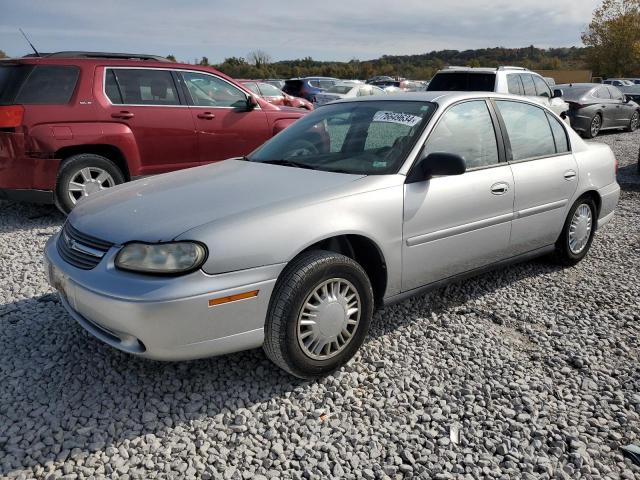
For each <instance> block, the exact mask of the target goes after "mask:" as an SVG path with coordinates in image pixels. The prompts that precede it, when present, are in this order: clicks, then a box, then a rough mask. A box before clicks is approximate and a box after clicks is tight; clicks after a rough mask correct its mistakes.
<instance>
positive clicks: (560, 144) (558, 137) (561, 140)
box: [547, 113, 570, 153]
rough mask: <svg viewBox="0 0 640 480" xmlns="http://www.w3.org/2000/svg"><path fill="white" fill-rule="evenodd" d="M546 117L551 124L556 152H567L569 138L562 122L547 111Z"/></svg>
mask: <svg viewBox="0 0 640 480" xmlns="http://www.w3.org/2000/svg"><path fill="white" fill-rule="evenodd" d="M547 119H548V120H549V124H550V125H551V132H552V133H553V140H554V141H555V144H556V153H567V152H569V151H570V150H569V140H568V138H567V132H566V130H565V129H564V127H563V126H562V124H561V123H560V122H559V121H558V119H557V118H555V117H554V116H552V115H549V114H548V113H547Z"/></svg>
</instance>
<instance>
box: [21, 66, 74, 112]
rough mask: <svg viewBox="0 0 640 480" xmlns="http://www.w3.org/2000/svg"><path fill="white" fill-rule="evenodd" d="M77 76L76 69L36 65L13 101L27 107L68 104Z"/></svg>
mask: <svg viewBox="0 0 640 480" xmlns="http://www.w3.org/2000/svg"><path fill="white" fill-rule="evenodd" d="M78 74H79V70H78V68H77V67H71V66H58V65H38V66H36V67H35V68H34V69H33V70H32V71H31V73H30V74H29V76H28V77H27V79H26V80H25V82H24V84H23V85H22V87H21V88H20V90H19V91H18V94H17V96H16V98H15V100H14V101H15V103H22V104H27V105H29V104H64V103H69V100H71V95H73V91H74V90H75V88H76V83H77V81H78Z"/></svg>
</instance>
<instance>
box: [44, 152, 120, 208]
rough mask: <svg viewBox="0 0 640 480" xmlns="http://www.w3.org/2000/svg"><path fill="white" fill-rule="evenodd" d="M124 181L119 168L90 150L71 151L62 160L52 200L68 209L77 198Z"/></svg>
mask: <svg viewBox="0 0 640 480" xmlns="http://www.w3.org/2000/svg"><path fill="white" fill-rule="evenodd" d="M124 181H125V178H124V175H123V174H122V171H121V170H120V169H119V168H118V167H117V166H116V164H115V163H113V162H112V161H111V160H109V159H108V158H105V157H103V156H101V155H96V154H93V153H81V154H78V155H73V156H71V157H69V158H67V159H66V160H64V161H63V162H62V165H61V166H60V170H59V171H58V177H57V179H56V186H55V201H56V205H57V207H58V208H59V209H60V210H61V211H62V212H63V213H69V212H70V211H71V210H72V209H73V207H74V206H75V205H76V203H78V201H79V200H80V199H81V198H83V197H88V196H90V195H92V194H94V193H97V192H100V191H102V190H105V189H107V188H110V187H113V186H115V185H118V184H119V183H123V182H124Z"/></svg>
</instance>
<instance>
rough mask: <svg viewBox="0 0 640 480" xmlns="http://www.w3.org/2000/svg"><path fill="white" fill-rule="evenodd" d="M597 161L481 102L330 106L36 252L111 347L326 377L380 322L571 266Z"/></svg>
mask: <svg viewBox="0 0 640 480" xmlns="http://www.w3.org/2000/svg"><path fill="white" fill-rule="evenodd" d="M615 170H616V160H615V158H614V156H613V153H612V152H611V150H610V149H609V147H607V146H605V145H599V144H586V143H585V142H584V141H583V140H582V139H581V138H580V137H579V136H578V135H577V134H576V133H575V132H573V131H572V130H571V129H569V128H567V126H566V125H565V124H564V123H563V122H562V121H561V120H560V118H559V117H557V116H556V115H555V114H553V113H552V112H551V111H550V110H548V109H546V108H545V107H542V106H540V105H539V104H537V103H535V102H531V101H529V100H526V99H523V98H518V97H514V96H506V95H498V94H494V93H442V92H422V93H404V94H398V95H388V96H380V97H375V96H370V97H361V98H355V99H350V100H342V101H338V102H335V103H332V104H329V105H326V106H323V107H320V108H319V109H318V110H316V111H315V112H313V113H311V114H309V115H307V116H305V117H303V118H302V119H300V120H298V121H297V122H296V123H295V124H293V125H292V126H291V127H289V128H287V129H286V130H285V131H283V132H282V133H280V134H278V135H277V136H275V137H274V138H273V139H271V140H269V141H268V142H267V143H265V144H264V145H263V146H262V147H260V148H258V149H257V150H256V151H254V152H253V153H252V154H250V155H249V156H248V157H246V158H237V159H230V160H227V161H224V162H220V163H215V164H211V165H207V166H203V167H198V168H193V169H189V170H183V171H179V172H174V173H170V174H164V175H159V176H156V177H150V178H145V179H141V180H138V181H135V182H132V183H128V184H124V185H119V186H117V187H114V188H112V189H109V190H107V191H105V192H101V193H99V194H96V195H94V196H92V197H90V198H87V199H85V200H83V201H81V202H80V203H79V204H78V206H77V207H76V208H75V209H74V210H73V212H72V213H71V215H69V217H68V219H67V222H66V224H65V225H64V227H63V229H62V231H61V232H60V233H58V234H56V235H55V236H54V237H52V238H51V239H50V240H49V242H48V243H47V246H46V250H45V259H46V262H45V264H46V268H47V273H48V276H49V280H50V282H51V284H52V285H53V286H54V287H55V288H56V289H57V290H58V291H59V292H60V297H61V301H62V304H63V305H64V306H65V307H66V309H67V310H68V311H69V313H70V315H71V316H72V317H73V318H75V319H76V320H77V321H78V322H79V323H80V324H81V325H82V326H83V327H84V328H85V329H87V330H88V331H89V332H90V333H91V334H93V335H94V336H96V337H97V338H99V339H100V340H102V341H104V342H106V343H108V344H109V345H112V346H114V347H116V348H119V349H121V350H124V351H126V352H130V353H133V354H137V355H141V356H144V357H148V358H153V359H162V360H182V359H191V358H196V357H206V356H210V355H218V354H224V353H228V352H234V351H238V350H243V349H249V348H255V347H259V346H263V347H264V350H265V351H266V353H267V355H268V357H269V358H270V359H271V360H273V361H274V362H275V363H276V364H277V365H279V366H280V367H282V368H284V369H285V370H287V371H288V372H290V373H292V374H294V375H297V376H300V377H306V378H312V377H317V376H321V375H324V374H326V373H328V372H331V371H332V370H334V369H336V368H338V367H339V366H340V365H342V364H343V363H344V362H346V361H347V360H348V359H349V358H350V357H351V356H352V355H353V354H354V353H355V352H356V350H357V349H358V348H359V347H360V345H361V344H362V342H363V340H364V338H365V336H366V334H367V330H368V328H369V323H370V321H371V317H372V314H373V311H374V309H375V308H376V307H378V306H380V305H385V304H390V303H393V302H397V301H399V300H402V299H404V298H406V297H407V296H410V295H415V294H419V293H421V292H424V291H425V290H427V289H430V288H434V287H437V286H440V285H442V284H443V283H445V282H449V281H452V280H456V279H460V278H462V277H466V276H469V275H473V274H477V273H480V272H483V271H485V270H487V269H489V268H493V267H495V266H497V265H503V264H505V263H508V262H515V261H519V260H523V259H527V258H531V257H534V256H538V255H543V254H553V255H554V256H555V259H556V260H558V261H559V262H561V263H563V264H566V265H572V264H575V263H576V262H578V261H580V260H581V259H582V258H583V257H584V256H585V255H586V253H587V251H588V250H589V247H590V245H591V241H592V239H593V236H594V233H595V231H596V229H597V228H599V227H602V226H603V225H604V224H605V223H607V222H608V221H609V220H610V219H611V217H612V215H613V213H614V208H615V206H616V203H617V201H618V196H619V186H618V184H617V183H616V177H615V174H616V173H615Z"/></svg>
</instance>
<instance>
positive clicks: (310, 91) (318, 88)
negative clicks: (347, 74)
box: [282, 77, 340, 102]
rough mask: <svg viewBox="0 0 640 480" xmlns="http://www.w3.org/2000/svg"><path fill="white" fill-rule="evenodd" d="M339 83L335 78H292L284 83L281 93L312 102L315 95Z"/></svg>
mask: <svg viewBox="0 0 640 480" xmlns="http://www.w3.org/2000/svg"><path fill="white" fill-rule="evenodd" d="M339 81H340V80H338V79H337V78H331V77H306V78H292V79H290V80H287V81H286V82H284V87H283V88H282V91H283V92H284V93H287V94H289V95H292V96H294V97H301V98H304V99H306V100H309V101H310V102H313V101H314V98H313V97H314V96H315V95H316V93H320V92H324V91H325V90H327V89H329V88H331V87H333V86H334V85H335V84H336V83H338V82H339Z"/></svg>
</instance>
